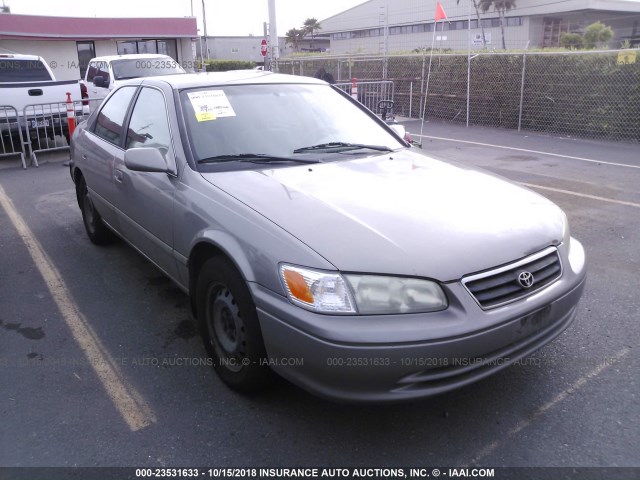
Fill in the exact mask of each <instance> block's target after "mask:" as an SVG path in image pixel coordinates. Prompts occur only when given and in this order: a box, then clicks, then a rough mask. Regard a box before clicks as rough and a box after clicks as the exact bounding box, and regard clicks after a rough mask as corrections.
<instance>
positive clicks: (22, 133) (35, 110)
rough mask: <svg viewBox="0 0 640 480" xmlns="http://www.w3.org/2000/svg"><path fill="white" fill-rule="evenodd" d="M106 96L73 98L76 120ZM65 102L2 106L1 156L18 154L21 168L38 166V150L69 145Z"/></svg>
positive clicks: (66, 148)
mask: <svg viewBox="0 0 640 480" xmlns="http://www.w3.org/2000/svg"><path fill="white" fill-rule="evenodd" d="M102 100H103V99H84V100H75V101H73V102H72V108H73V112H74V118H75V124H76V125H78V124H79V123H80V122H82V121H83V120H85V119H86V118H87V117H88V116H89V115H90V114H91V109H92V108H97V107H98V106H99V105H100V104H101V102H102ZM67 108H68V104H67V103H66V102H52V103H38V104H30V105H26V106H25V107H24V108H23V109H22V111H21V112H18V110H17V109H16V108H15V107H13V106H11V105H4V106H0V158H4V157H10V156H19V157H20V160H21V162H22V168H25V169H26V168H27V163H26V158H27V157H28V158H29V159H30V160H31V165H33V166H36V167H37V166H38V154H39V153H42V152H52V151H56V150H68V149H69V140H70V136H69V123H68V122H69V120H68V118H67Z"/></svg>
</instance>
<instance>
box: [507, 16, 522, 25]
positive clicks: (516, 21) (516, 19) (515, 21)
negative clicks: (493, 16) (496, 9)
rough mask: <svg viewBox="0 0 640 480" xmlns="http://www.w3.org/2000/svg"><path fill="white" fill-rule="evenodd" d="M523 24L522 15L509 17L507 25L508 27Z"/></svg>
mask: <svg viewBox="0 0 640 480" xmlns="http://www.w3.org/2000/svg"><path fill="white" fill-rule="evenodd" d="M522 24H523V18H522V17H507V26H508V27H519V26H521V25H522Z"/></svg>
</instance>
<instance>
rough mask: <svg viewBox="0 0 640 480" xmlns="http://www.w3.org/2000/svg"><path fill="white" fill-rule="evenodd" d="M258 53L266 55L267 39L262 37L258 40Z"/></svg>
mask: <svg viewBox="0 0 640 480" xmlns="http://www.w3.org/2000/svg"><path fill="white" fill-rule="evenodd" d="M260 54H261V55H262V56H263V57H266V56H267V41H266V40H265V39H264V38H263V39H262V41H261V42H260Z"/></svg>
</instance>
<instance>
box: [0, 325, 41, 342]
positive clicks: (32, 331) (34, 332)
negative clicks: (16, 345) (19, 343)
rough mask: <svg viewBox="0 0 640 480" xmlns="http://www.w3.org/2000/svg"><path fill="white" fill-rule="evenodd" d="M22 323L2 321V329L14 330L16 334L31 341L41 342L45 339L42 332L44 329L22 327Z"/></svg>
mask: <svg viewBox="0 0 640 480" xmlns="http://www.w3.org/2000/svg"><path fill="white" fill-rule="evenodd" d="M21 325H22V324H21V323H4V322H3V321H2V320H0V327H2V328H4V329H5V330H10V331H11V330H12V331H14V332H17V333H19V334H20V335H22V336H23V337H25V338H28V339H29V340H41V339H42V338H44V332H43V331H42V327H38V328H32V327H22V326H21Z"/></svg>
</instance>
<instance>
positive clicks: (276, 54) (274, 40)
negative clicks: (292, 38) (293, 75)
mask: <svg viewBox="0 0 640 480" xmlns="http://www.w3.org/2000/svg"><path fill="white" fill-rule="evenodd" d="M269 45H270V46H271V52H270V53H271V55H270V61H271V71H272V72H277V71H278V58H280V47H279V45H278V29H277V28H276V0H269Z"/></svg>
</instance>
